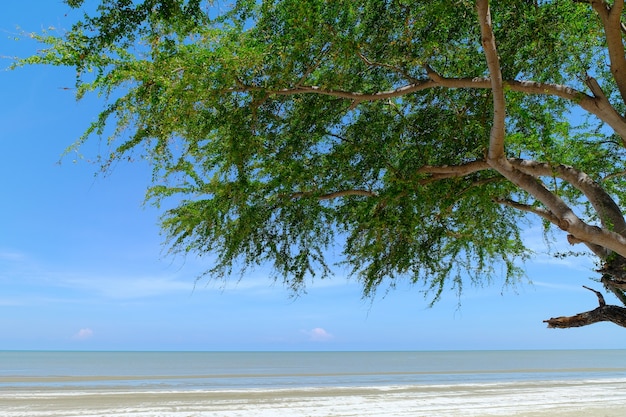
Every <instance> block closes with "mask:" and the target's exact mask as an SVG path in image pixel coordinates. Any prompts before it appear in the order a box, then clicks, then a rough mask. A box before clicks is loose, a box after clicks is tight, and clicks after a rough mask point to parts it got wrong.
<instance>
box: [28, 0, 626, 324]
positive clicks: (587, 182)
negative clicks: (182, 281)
mask: <svg viewBox="0 0 626 417" xmlns="http://www.w3.org/2000/svg"><path fill="white" fill-rule="evenodd" d="M67 3H68V4H69V5H70V6H72V7H81V4H82V3H83V2H82V1H80V0H72V1H70V0H67ZM623 9H624V1H623V0H614V1H604V0H589V1H583V0H545V1H536V0H535V1H529V0H499V1H497V2H492V4H491V5H490V4H489V2H488V1H487V0H476V1H475V2H474V1H470V0H455V1H450V0H430V1H419V0H387V1H384V0H365V1H354V0H333V1H324V0H275V1H269V0H268V1H255V0H238V1H235V2H234V5H232V6H229V7H228V8H226V7H225V6H223V5H221V4H217V3H216V4H206V3H204V2H201V1H199V0H196V1H192V0H144V1H139V2H138V1H132V0H101V1H100V5H99V6H98V9H97V10H96V11H95V12H94V13H92V14H85V17H84V18H83V19H82V20H81V21H80V22H78V23H76V24H75V25H74V26H73V27H72V28H71V29H70V30H68V31H67V32H66V33H63V34H54V33H43V34H38V35H33V36H34V37H35V38H36V39H37V40H39V41H40V42H43V43H44V44H46V47H45V49H43V50H41V51H40V52H39V53H38V54H36V55H34V56H32V57H29V58H26V59H24V60H22V61H20V62H19V63H18V64H17V65H27V64H54V65H61V66H69V67H73V68H75V69H76V74H77V78H76V84H77V95H78V97H79V98H80V97H82V96H83V95H84V94H85V93H87V92H92V91H96V92H98V93H100V94H102V95H103V96H104V97H106V98H107V101H106V104H105V107H104V109H103V111H102V113H101V114H100V116H99V118H98V119H97V121H96V122H95V123H93V124H92V125H91V126H90V127H89V128H88V129H87V131H86V133H85V135H84V136H83V137H82V138H81V139H80V141H79V142H78V143H77V145H76V146H80V144H81V143H82V142H83V141H85V140H87V139H88V138H90V137H92V136H100V137H103V136H104V137H106V140H107V142H106V143H107V144H108V145H109V147H110V152H107V153H105V154H103V155H102V160H101V162H102V165H103V167H104V168H105V169H106V167H107V166H108V165H109V164H110V163H111V162H113V161H115V160H119V159H122V158H125V157H127V156H129V155H135V156H136V155H141V156H142V157H144V158H146V159H147V160H148V161H149V163H150V164H152V166H153V167H154V182H153V184H152V185H151V188H150V189H149V191H148V195H147V198H148V199H150V200H151V201H153V202H155V203H156V204H159V203H160V202H162V201H163V200H164V199H168V198H169V197H172V196H177V197H178V199H177V200H175V201H176V204H175V205H174V207H173V208H170V209H167V210H165V213H164V217H163V223H162V224H163V228H164V230H165V231H166V232H167V235H168V237H169V239H170V242H171V243H172V247H173V249H174V250H179V251H182V252H198V253H200V254H205V253H210V254H214V255H215V256H216V261H215V264H214V265H212V266H211V267H210V268H209V269H208V271H207V274H209V275H211V276H215V277H223V276H225V275H227V274H230V273H232V272H233V271H234V270H240V271H245V269H246V268H247V267H250V266H255V265H257V264H261V263H267V262H269V263H271V264H272V265H273V267H274V270H275V273H276V277H278V278H281V279H283V280H284V282H285V283H286V284H287V285H288V286H291V287H293V288H294V289H295V290H298V289H301V288H302V286H303V285H304V282H305V281H306V280H307V278H308V277H310V276H321V277H326V276H328V275H330V274H331V273H332V265H330V264H329V261H328V258H327V256H325V255H326V254H327V252H328V250H329V249H333V248H335V245H341V251H342V255H343V258H342V260H343V262H344V263H345V265H347V266H349V267H350V269H351V271H352V273H353V275H354V276H356V277H358V278H359V279H360V280H361V281H362V283H363V287H364V292H365V294H366V295H371V294H373V293H374V292H375V290H376V288H378V287H379V286H380V285H381V284H383V283H388V284H390V285H392V286H393V283H394V282H396V280H398V279H408V280H411V281H412V282H416V283H417V282H422V283H424V284H425V285H426V286H427V288H429V289H430V290H431V294H432V296H433V299H434V300H436V299H437V298H438V297H439V295H440V294H441V292H442V291H443V290H444V289H447V288H448V287H449V286H452V287H453V288H456V289H457V290H460V289H461V287H462V285H463V284H464V281H467V280H469V281H470V282H474V283H482V282H486V281H489V280H490V279H491V278H492V277H494V276H496V275H498V272H499V271H504V272H503V274H504V276H505V278H506V280H515V279H518V278H519V277H520V276H521V274H523V271H522V270H521V269H520V268H519V267H518V265H519V261H520V260H523V259H527V258H528V257H529V256H531V255H532V253H531V251H530V250H529V249H528V248H527V247H525V246H524V242H523V241H522V239H521V231H522V230H523V228H524V227H526V225H527V224H528V221H529V219H532V218H536V219H540V220H541V222H542V224H543V226H544V230H545V233H551V232H552V230H554V231H555V232H554V233H555V234H558V233H561V232H559V230H561V231H563V232H564V233H563V236H566V237H567V240H568V242H569V243H571V244H572V245H580V246H581V247H582V248H584V250H585V251H587V252H588V253H590V254H591V255H592V256H594V257H595V258H596V259H597V261H598V281H599V282H600V283H601V284H602V285H603V286H604V288H605V289H606V290H607V291H608V292H609V293H612V294H614V295H615V296H616V297H617V299H618V300H619V301H620V302H621V303H622V304H626V294H625V293H624V291H625V290H626V221H625V219H624V215H623V213H622V210H621V208H620V203H622V202H623V199H624V198H625V197H626V181H625V179H624V176H625V174H626V166H625V163H626V158H625V157H626V153H625V151H624V145H625V144H626V142H625V140H626V119H625V118H624V116H623V114H624V112H625V111H626V58H625V51H624V42H623V37H624V34H625V33H626V27H625V26H624V24H623V23H622V15H623V14H624V11H623ZM112 127H114V129H111V128H112ZM500 266H502V267H503V268H500ZM242 273H243V272H242ZM590 289H591V288H590ZM591 290H592V291H594V292H595V293H596V295H597V297H598V300H599V304H600V305H599V307H598V308H597V309H595V310H593V311H588V312H585V313H581V314H578V315H576V316H573V317H558V318H551V319H549V320H546V322H547V323H548V326H549V327H575V326H584V325H588V324H591V323H595V322H598V321H611V322H613V323H616V324H618V325H620V326H624V327H626V308H624V307H621V306H614V305H607V304H606V303H605V301H604V297H603V295H602V293H601V292H599V291H596V290H595V289H591Z"/></svg>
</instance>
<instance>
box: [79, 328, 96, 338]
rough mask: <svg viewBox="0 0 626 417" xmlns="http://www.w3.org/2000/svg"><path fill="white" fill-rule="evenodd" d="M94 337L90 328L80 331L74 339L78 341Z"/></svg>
mask: <svg viewBox="0 0 626 417" xmlns="http://www.w3.org/2000/svg"><path fill="white" fill-rule="evenodd" d="M92 336H93V330H91V329H90V328H88V327H87V328H84V329H80V330H79V331H78V332H77V333H76V334H75V335H74V339H76V340H85V339H89V338H91V337H92Z"/></svg>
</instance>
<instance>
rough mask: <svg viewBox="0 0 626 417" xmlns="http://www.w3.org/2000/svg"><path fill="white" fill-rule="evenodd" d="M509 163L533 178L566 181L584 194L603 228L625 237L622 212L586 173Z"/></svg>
mask: <svg viewBox="0 0 626 417" xmlns="http://www.w3.org/2000/svg"><path fill="white" fill-rule="evenodd" d="M509 162H510V163H511V164H512V165H513V166H515V167H516V168H517V169H519V170H520V171H523V172H526V173H528V174H531V175H533V176H556V177H558V178H561V179H562V180H564V181H567V182H568V183H570V184H571V185H572V186H574V187H575V188H577V189H578V190H580V191H581V192H582V193H583V194H585V196H586V197H587V199H588V200H589V202H590V203H591V205H592V206H593V208H594V209H595V210H596V212H597V213H598V217H599V218H600V221H601V223H602V225H603V227H605V228H607V229H610V230H613V231H614V232H615V233H618V234H620V235H622V236H625V237H626V221H625V220H624V214H623V213H622V210H621V209H620V207H619V206H618V205H617V203H615V200H614V199H613V198H612V197H611V196H610V195H609V194H608V193H607V192H606V190H604V189H603V188H602V187H601V186H600V185H599V184H598V183H597V182H595V181H594V180H593V179H592V178H591V177H589V175H587V174H586V173H584V172H581V171H579V170H577V169H575V168H574V167H571V166H568V165H562V164H561V165H556V166H552V165H549V164H547V163H545V162H537V161H529V160H523V159H510V160H509Z"/></svg>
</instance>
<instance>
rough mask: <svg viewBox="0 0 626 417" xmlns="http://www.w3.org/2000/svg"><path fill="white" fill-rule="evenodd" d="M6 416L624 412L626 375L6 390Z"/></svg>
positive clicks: (1, 396)
mask: <svg viewBox="0 0 626 417" xmlns="http://www.w3.org/2000/svg"><path fill="white" fill-rule="evenodd" d="M0 410H2V411H1V414H2V415H3V416H5V417H53V416H54V417H60V416H67V417H70V416H77V417H78V416H81V417H96V416H98V417H100V416H101V417H105V416H107V417H148V416H150V417H156V416H160V417H205V416H206V417H208V416H211V417H244V416H259V417H270V416H272V417H273V416H277V417H282V416H284V417H287V416H289V417H293V416H307V417H340V416H341V417H344V416H345V417H348V416H359V417H374V416H380V417H382V416H387V417H388V416H411V417H422V416H423V417H427V416H428V417H432V416H458V417H465V416H526V417H542V416H556V417H583V416H585V417H588V416H593V417H618V416H619V417H623V416H624V415H626V380H623V379H614V380H596V381H567V382H565V381H559V382H536V381H535V382H521V383H520V382H516V383H499V384H460V385H457V384H455V385H435V386H424V385H422V386H403V387H384V388H375V387H365V388H358V387H351V388H312V389H272V390H233V391H164V392H161V391H147V392H142V391H134V390H133V391H127V390H123V389H110V390H108V389H97V390H94V389H90V390H85V391H78V390H74V389H67V388H65V389H63V388H59V389H55V388H46V389H43V390H24V391H20V390H19V389H12V390H9V391H0Z"/></svg>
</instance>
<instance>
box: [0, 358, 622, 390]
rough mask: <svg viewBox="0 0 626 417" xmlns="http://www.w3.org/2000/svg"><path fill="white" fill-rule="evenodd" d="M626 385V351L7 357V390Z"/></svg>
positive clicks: (1, 371)
mask: <svg viewBox="0 0 626 417" xmlns="http://www.w3.org/2000/svg"><path fill="white" fill-rule="evenodd" d="M622 378H626V350H568V351H449V352H448V351H446V352H56V351H55V352H39V351H27V352H22V351H0V389H47V388H67V389H84V390H89V389H101V388H116V389H117V388H119V389H133V390H164V391H168V390H216V391H217V390H249V389H276V388H296V387H297V388H300V387H301V388H307V387H333V386H337V387H357V386H358V387H368V386H402V385H407V386H408V385H431V384H468V383H469V384H472V383H492V382H527V381H565V380H567V381H570V380H595V379H622Z"/></svg>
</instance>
